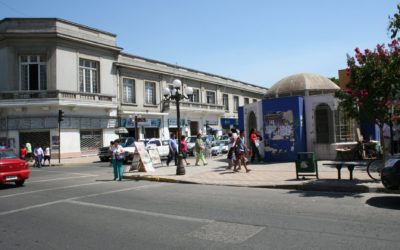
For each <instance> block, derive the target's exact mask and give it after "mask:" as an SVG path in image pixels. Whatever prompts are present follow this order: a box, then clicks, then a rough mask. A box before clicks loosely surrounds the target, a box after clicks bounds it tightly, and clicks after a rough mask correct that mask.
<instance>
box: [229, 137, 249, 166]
mask: <svg viewBox="0 0 400 250" xmlns="http://www.w3.org/2000/svg"><path fill="white" fill-rule="evenodd" d="M247 151H248V149H247V147H246V144H245V141H244V131H243V130H241V131H240V135H239V137H238V138H237V139H236V143H235V156H236V164H237V168H236V166H235V168H234V169H233V171H234V172H239V171H240V170H241V166H242V165H243V167H244V168H245V169H246V173H248V172H250V171H251V169H249V168H247V163H246V162H247V158H246V154H247Z"/></svg>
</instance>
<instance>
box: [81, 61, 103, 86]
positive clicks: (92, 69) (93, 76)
mask: <svg viewBox="0 0 400 250" xmlns="http://www.w3.org/2000/svg"><path fill="white" fill-rule="evenodd" d="M98 74H99V63H98V62H96V61H92V60H87V59H82V58H81V59H79V90H80V91H81V92H85V93H99V92H100V89H99V79H98V78H99V75H98Z"/></svg>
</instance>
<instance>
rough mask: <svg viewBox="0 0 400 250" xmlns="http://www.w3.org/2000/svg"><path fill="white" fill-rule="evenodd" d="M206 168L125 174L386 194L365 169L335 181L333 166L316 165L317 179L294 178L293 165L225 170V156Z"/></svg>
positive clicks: (129, 176) (345, 173)
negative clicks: (183, 173) (183, 171)
mask: <svg viewBox="0 0 400 250" xmlns="http://www.w3.org/2000/svg"><path fill="white" fill-rule="evenodd" d="M207 160H208V165H207V166H194V163H195V162H194V159H190V160H188V162H189V163H190V165H188V166H186V168H185V169H186V174H185V175H176V167H175V166H170V167H160V168H157V169H156V171H155V172H137V171H133V172H127V173H125V174H124V178H126V179H135V180H150V181H163V182H175V183H195V184H205V185H226V186H240V187H264V188H280V189H295V190H315V191H329V192H387V191H386V190H385V188H384V187H383V185H382V184H381V183H380V182H374V181H373V180H372V179H371V178H370V177H369V176H368V174H367V172H366V167H365V166H364V167H356V168H355V169H354V172H353V180H349V177H350V174H349V171H348V169H347V168H342V170H341V177H342V179H341V180H338V179H337V177H338V174H337V169H336V168H335V167H334V166H324V165H322V163H324V162H323V161H319V162H318V170H319V179H318V180H317V179H316V178H315V177H306V179H302V178H301V179H299V180H297V179H296V167H295V163H294V162H291V163H263V164H249V165H248V167H249V168H250V169H251V172H249V173H246V172H245V171H244V169H243V168H242V171H241V172H239V173H234V172H233V171H232V170H226V166H227V163H226V160H225V156H221V157H213V158H209V159H207Z"/></svg>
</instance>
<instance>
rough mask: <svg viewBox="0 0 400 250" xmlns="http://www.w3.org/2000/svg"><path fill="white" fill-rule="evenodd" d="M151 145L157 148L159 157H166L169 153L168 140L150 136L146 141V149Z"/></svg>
mask: <svg viewBox="0 0 400 250" xmlns="http://www.w3.org/2000/svg"><path fill="white" fill-rule="evenodd" d="M151 147H155V148H157V151H158V154H159V155H160V158H161V159H166V158H168V154H169V146H168V141H161V139H158V138H151V139H150V140H148V141H147V143H146V149H147V150H148V149H149V148H151Z"/></svg>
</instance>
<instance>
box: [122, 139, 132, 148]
mask: <svg viewBox="0 0 400 250" xmlns="http://www.w3.org/2000/svg"><path fill="white" fill-rule="evenodd" d="M134 142H135V140H134V139H133V138H122V139H120V145H122V147H130V146H132V145H133V143H134Z"/></svg>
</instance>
